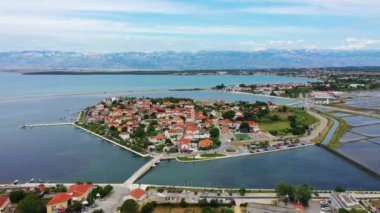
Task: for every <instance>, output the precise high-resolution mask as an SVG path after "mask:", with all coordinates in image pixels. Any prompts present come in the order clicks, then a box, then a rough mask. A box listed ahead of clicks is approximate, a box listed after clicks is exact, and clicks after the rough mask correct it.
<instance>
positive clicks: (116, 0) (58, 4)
mask: <svg viewBox="0 0 380 213" xmlns="http://www.w3.org/2000/svg"><path fill="white" fill-rule="evenodd" d="M200 9H201V8H199V7H198V6H194V5H191V4H187V3H181V2H173V1H167V0H113V1H107V0H54V1H48V0H28V1H24V0H8V1H6V0H5V1H0V14H1V13H6V12H7V13H12V12H17V13H20V12H25V13H36V14H37V13H41V12H42V13H54V12H73V11H94V12H96V11H108V12H129V13H162V14H190V13H193V12H195V11H197V10H200Z"/></svg>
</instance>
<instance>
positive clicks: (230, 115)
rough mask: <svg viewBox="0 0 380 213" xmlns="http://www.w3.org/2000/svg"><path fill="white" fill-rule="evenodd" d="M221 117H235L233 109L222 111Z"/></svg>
mask: <svg viewBox="0 0 380 213" xmlns="http://www.w3.org/2000/svg"><path fill="white" fill-rule="evenodd" d="M222 117H223V118H224V119H230V120H231V119H233V118H234V117H235V111H232V110H229V111H227V112H224V113H223V114H222Z"/></svg>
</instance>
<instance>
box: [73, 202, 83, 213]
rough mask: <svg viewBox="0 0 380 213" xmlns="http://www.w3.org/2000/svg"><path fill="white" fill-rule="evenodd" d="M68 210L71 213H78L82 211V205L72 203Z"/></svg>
mask: <svg viewBox="0 0 380 213" xmlns="http://www.w3.org/2000/svg"><path fill="white" fill-rule="evenodd" d="M70 209H71V210H72V211H73V212H80V211H81V210H82V203H81V202H79V201H74V202H73V203H72V204H71V206H70Z"/></svg>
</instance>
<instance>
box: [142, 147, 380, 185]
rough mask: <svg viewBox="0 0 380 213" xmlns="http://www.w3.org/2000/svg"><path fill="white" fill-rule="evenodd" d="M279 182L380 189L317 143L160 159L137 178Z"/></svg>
mask: <svg viewBox="0 0 380 213" xmlns="http://www.w3.org/2000/svg"><path fill="white" fill-rule="evenodd" d="M379 147H380V146H379ZM280 182H288V183H292V184H303V183H304V184H309V185H311V186H313V187H315V188H318V189H333V188H335V187H336V186H342V187H344V188H347V189H363V190H380V182H379V181H378V180H376V179H375V178H373V177H371V176H368V175H367V174H366V173H363V172H362V171H361V170H359V169H358V168H356V167H353V166H352V165H351V164H350V163H348V162H346V161H344V160H342V159H341V158H339V157H337V156H335V155H334V154H332V153H330V152H327V151H326V150H324V149H322V148H320V147H317V146H313V147H305V148H302V149H295V150H288V151H283V152H277V153H268V154H261V155H255V156H247V157H240V158H230V159H223V160H215V161H205V162H198V163H179V162H176V161H170V162H168V161H162V162H161V163H160V165H159V166H156V167H155V168H153V170H152V171H151V172H149V173H147V174H146V175H145V176H143V177H142V178H141V179H139V180H138V183H145V184H159V185H173V184H174V185H179V186H198V187H233V188H240V187H248V188H274V187H275V186H276V184H278V183H280Z"/></svg>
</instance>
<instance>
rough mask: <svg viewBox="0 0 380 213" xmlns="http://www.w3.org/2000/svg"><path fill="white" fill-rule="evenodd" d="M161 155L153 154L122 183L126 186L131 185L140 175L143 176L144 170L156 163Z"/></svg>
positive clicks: (146, 170)
mask: <svg viewBox="0 0 380 213" xmlns="http://www.w3.org/2000/svg"><path fill="white" fill-rule="evenodd" d="M160 159H161V156H155V157H154V158H152V159H151V160H150V161H148V162H147V163H146V164H144V165H143V166H142V167H140V168H139V169H138V170H137V171H136V172H135V173H133V174H132V175H131V177H129V178H128V180H126V181H125V182H124V185H125V186H127V187H131V186H132V185H133V183H134V182H136V181H137V180H138V179H139V178H140V177H141V176H143V175H144V174H145V173H146V172H148V171H149V170H150V169H151V168H152V167H154V166H155V165H156V163H158V162H160Z"/></svg>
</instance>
